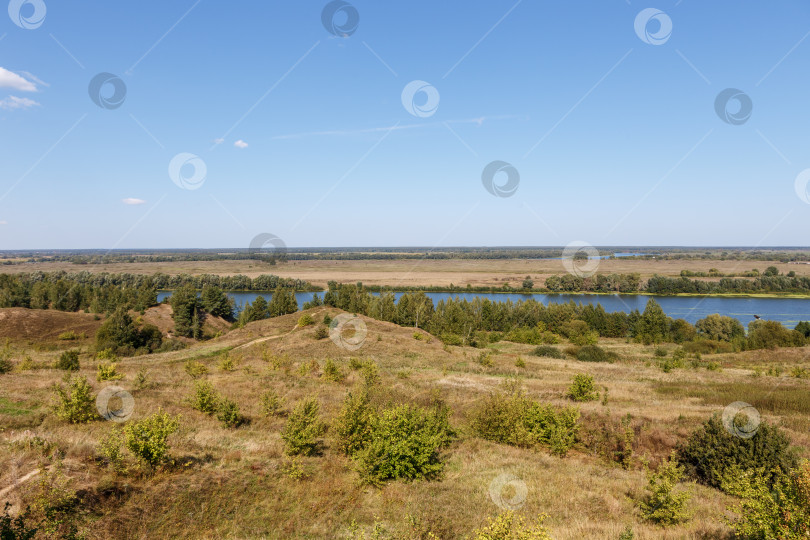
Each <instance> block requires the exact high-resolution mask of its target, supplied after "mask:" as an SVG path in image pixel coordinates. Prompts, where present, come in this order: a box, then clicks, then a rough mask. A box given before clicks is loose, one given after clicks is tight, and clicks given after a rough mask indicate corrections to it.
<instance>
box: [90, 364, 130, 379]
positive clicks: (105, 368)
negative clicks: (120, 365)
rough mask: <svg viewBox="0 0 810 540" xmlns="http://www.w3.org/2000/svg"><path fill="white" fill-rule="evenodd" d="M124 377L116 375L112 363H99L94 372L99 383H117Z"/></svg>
mask: <svg viewBox="0 0 810 540" xmlns="http://www.w3.org/2000/svg"><path fill="white" fill-rule="evenodd" d="M123 378H124V376H123V375H121V374H119V373H118V370H117V369H116V366H115V364H114V363H112V362H110V363H106V362H101V363H100V364H99V365H98V369H97V370H96V380H97V381H99V382H101V381H117V380H118V379H123Z"/></svg>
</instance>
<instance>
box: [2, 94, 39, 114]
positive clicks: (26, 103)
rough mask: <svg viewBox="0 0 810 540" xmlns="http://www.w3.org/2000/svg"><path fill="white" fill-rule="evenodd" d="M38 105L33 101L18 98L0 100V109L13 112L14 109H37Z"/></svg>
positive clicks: (11, 97)
mask: <svg viewBox="0 0 810 540" xmlns="http://www.w3.org/2000/svg"><path fill="white" fill-rule="evenodd" d="M39 105H40V104H39V103H38V102H36V101H34V100H33V99H28V98H20V97H17V96H8V97H7V98H3V99H0V109H5V110H7V111H13V110H15V109H30V108H31V107H38V106H39Z"/></svg>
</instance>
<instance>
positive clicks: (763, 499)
mask: <svg viewBox="0 0 810 540" xmlns="http://www.w3.org/2000/svg"><path fill="white" fill-rule="evenodd" d="M762 472H763V470H762V469H758V470H749V471H738V472H737V473H736V474H734V475H731V476H730V477H729V479H728V480H727V481H726V483H725V484H724V491H727V492H728V493H731V494H733V495H736V496H737V497H739V498H740V502H739V504H737V505H736V507H735V508H733V510H736V513H737V518H736V519H733V520H727V522H728V524H729V525H730V526H731V527H732V528H733V529H734V532H735V533H736V534H737V535H738V536H739V537H741V538H752V539H753V538H755V539H760V538H762V539H765V538H780V539H784V540H804V539H806V538H808V536H809V535H810V462H808V461H804V462H802V463H801V464H800V465H799V466H798V467H797V468H795V469H792V470H790V471H789V472H788V474H781V473H777V474H776V475H775V476H774V477H773V479H772V481H771V480H768V478H767V476H766V475H764V474H762Z"/></svg>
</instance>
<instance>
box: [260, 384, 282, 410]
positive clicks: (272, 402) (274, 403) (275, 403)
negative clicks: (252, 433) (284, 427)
mask: <svg viewBox="0 0 810 540" xmlns="http://www.w3.org/2000/svg"><path fill="white" fill-rule="evenodd" d="M283 406H284V400H282V399H281V398H280V397H279V395H278V394H276V393H275V392H274V391H273V390H268V391H267V392H265V393H264V394H262V412H263V413H264V414H265V416H278V415H280V414H281V409H282V407H283Z"/></svg>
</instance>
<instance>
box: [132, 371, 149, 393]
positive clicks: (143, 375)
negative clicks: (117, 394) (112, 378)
mask: <svg viewBox="0 0 810 540" xmlns="http://www.w3.org/2000/svg"><path fill="white" fill-rule="evenodd" d="M147 386H149V380H148V378H147V371H146V368H145V367H142V368H141V369H139V370H138V373H137V374H136V375H135V389H136V390H142V389H144V388H146V387H147Z"/></svg>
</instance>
